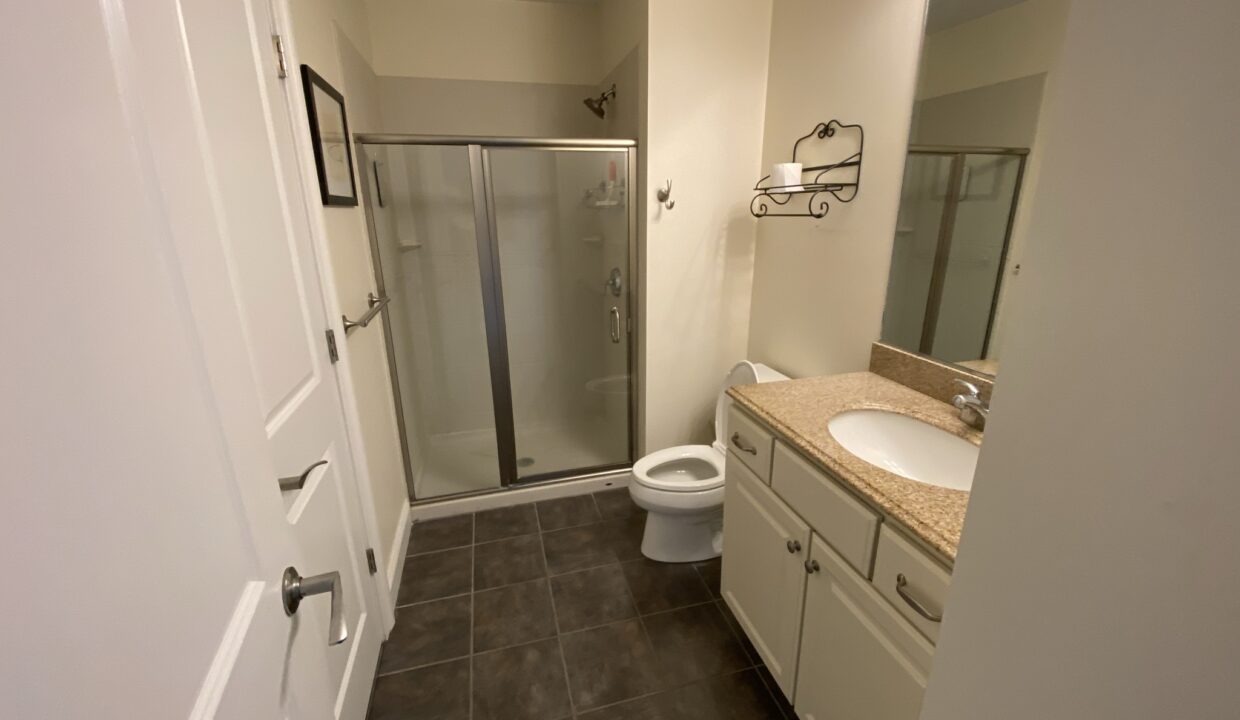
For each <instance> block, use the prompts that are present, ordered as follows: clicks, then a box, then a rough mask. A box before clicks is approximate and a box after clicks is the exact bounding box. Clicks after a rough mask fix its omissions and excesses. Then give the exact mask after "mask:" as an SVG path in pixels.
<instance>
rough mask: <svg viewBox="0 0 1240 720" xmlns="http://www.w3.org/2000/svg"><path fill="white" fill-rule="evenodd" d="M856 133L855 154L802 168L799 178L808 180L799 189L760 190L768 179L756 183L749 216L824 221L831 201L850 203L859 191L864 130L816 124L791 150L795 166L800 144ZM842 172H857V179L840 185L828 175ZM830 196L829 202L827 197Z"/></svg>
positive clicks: (791, 187)
mask: <svg viewBox="0 0 1240 720" xmlns="http://www.w3.org/2000/svg"><path fill="white" fill-rule="evenodd" d="M854 128H855V129H856V130H857V152H855V153H853V154H852V155H849V156H848V157H846V158H844V159H843V160H840V161H839V162H833V163H828V164H826V165H811V166H809V167H803V168H801V178H802V179H803V180H805V179H807V176H808V180H807V182H803V183H801V184H800V185H776V186H771V185H767V186H763V183H765V182H767V181H769V180H770V179H771V176H770V175H767V176H766V177H764V178H762V179H761V180H759V181H758V184H757V185H754V188H753V189H754V190H755V191H756V192H757V193H758V194H757V195H755V196H754V198H753V200H751V201H750V203H749V212H751V213H753V216H754V217H813V218H821V217H826V215H827V212H828V211H829V210H830V209H831V205H830V198H835V200H836V202H842V203H847V202H852V201H853V200H854V199H856V197H857V193H858V192H859V191H860V190H861V153H862V152H863V151H864V150H865V130H864V129H862V127H861V126H860V125H845V124H843V123H841V122H840V121H839V120H832V121H831V122H825V123H818V125H817V126H816V127H815V128H814V129H813V131H812V132H810V134H808V135H806V136H804V137H802V138H799V139H797V141H796V143H795V144H793V146H792V162H798V159H797V158H798V155H799V154H801V143H803V142H805V141H806V140H809V139H811V138H815V139H817V140H825V139H826V138H830V137H834V136H835V133H836V131H837V130H840V129H849V130H851V129H854ZM845 168H856V175H855V176H854V177H853V178H852V179H851V181H850V182H840V181H837V180H836V179H834V178H831V177H828V175H829V174H830V173H832V172H834V171H839V170H843V169H845ZM828 196H830V198H829V197H828Z"/></svg>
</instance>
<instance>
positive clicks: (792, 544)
mask: <svg viewBox="0 0 1240 720" xmlns="http://www.w3.org/2000/svg"><path fill="white" fill-rule="evenodd" d="M788 552H790V553H793V554H796V553H799V552H801V541H800V540H789V541H788Z"/></svg>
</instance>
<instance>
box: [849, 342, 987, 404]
mask: <svg viewBox="0 0 1240 720" xmlns="http://www.w3.org/2000/svg"><path fill="white" fill-rule="evenodd" d="M870 372H872V373H874V374H875V375H882V376H883V377H885V378H887V379H888V380H894V381H896V382H898V383H900V384H901V385H904V386H905V387H908V388H911V389H913V390H916V391H917V392H919V393H922V394H923V395H929V396H930V397H932V398H934V399H935V400H941V401H942V402H945V403H950V402H951V401H952V396H954V395H958V394H960V388H959V387H958V386H956V385H954V384H953V383H952V380H955V379H957V378H959V379H961V380H966V381H968V382H971V383H973V384H974V385H976V386H977V388H978V390H980V391H981V393H980V394H981V396H982V399H983V400H985V401H987V402H990V391H991V390H993V389H994V384H995V383H994V378H992V377H989V376H986V375H980V374H978V373H974V372H970V371H968V370H966V369H964V368H961V367H958V366H956V365H949V364H948V363H943V362H939V361H938V360H935V359H934V358H931V357H927V356H925V355H919V354H917V353H913V352H908V351H907V350H901V349H900V348H897V347H892V346H891V345H885V344H883V343H877V342H876V343H874V344H873V345H872V346H871V347H870Z"/></svg>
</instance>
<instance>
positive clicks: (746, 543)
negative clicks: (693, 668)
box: [722, 453, 810, 697]
mask: <svg viewBox="0 0 1240 720" xmlns="http://www.w3.org/2000/svg"><path fill="white" fill-rule="evenodd" d="M724 477H725V482H726V483H727V485H726V490H725V491H724V492H725V493H726V498H727V500H726V501H725V502H724V503H723V526H724V528H726V530H725V532H726V533H728V535H727V537H725V539H724V543H725V552H724V553H723V578H722V580H723V581H722V587H723V597H724V600H725V601H726V602H727V603H728V606H729V607H731V608H732V614H733V615H735V616H736V620H737V622H739V623H740V625H741V628H742V629H744V631H745V634H746V635H748V636H749V639H750V641H751V642H752V643H753V645H754V647H755V648H757V650H758V652H759V653H760V654H761V655H762V659H763V660H764V661H765V662H766V666H767V668H768V669H769V670H770V671H771V675H772V676H773V677H774V678H775V681H776V682H777V683H779V686H780V688H782V689H783V691H784V694H785V695H787V696H788V697H792V693H793V690H794V683H795V680H796V665H797V653H798V650H799V648H800V643H801V602H802V600H803V598H804V596H805V582H806V579H807V578H806V572H805V565H804V562H805V559H806V555H807V554H808V552H809V543H810V532H809V525H807V524H805V522H804V521H803V520H801V518H799V517H797V515H796V513H794V512H792V511H791V510H789V509H788V506H787V505H785V504H784V503H783V502H781V501H780V500H779V498H777V497H776V496H775V493H773V492H772V491H771V489H770V488H769V487H767V486H766V484H765V483H763V482H762V481H761V480H760V479H759V478H758V477H757V476H756V475H754V474H753V473H752V472H751V471H750V470H749V468H748V467H746V466H745V465H744V464H743V463H742V462H741V461H740V460H739V458H737V457H736V455H734V454H732V453H728V459H727V466H726V468H725V470H724ZM728 538H731V539H728Z"/></svg>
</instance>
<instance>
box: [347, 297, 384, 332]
mask: <svg viewBox="0 0 1240 720" xmlns="http://www.w3.org/2000/svg"><path fill="white" fill-rule="evenodd" d="M389 301H390V299H389V298H388V297H387V296H386V295H384V296H383V297H376V296H375V294H374V293H366V304H367V305H368V306H369V307H370V309H369V310H367V311H366V314H365V315H363V316H361V317H360V318H358V319H357V320H350V319H349V318H348V316H346V315H341V316H340V319H341V320H343V321H344V332H345V334H346V335H348V334H349V333H350V332H352V331H353V328H356V327H366V326H367V325H369V324H370V321H371V320H374V319H375V317H376V316H377V315H378V314H379V313H381V312H383V308H385V307H387V304H388V302H389Z"/></svg>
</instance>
